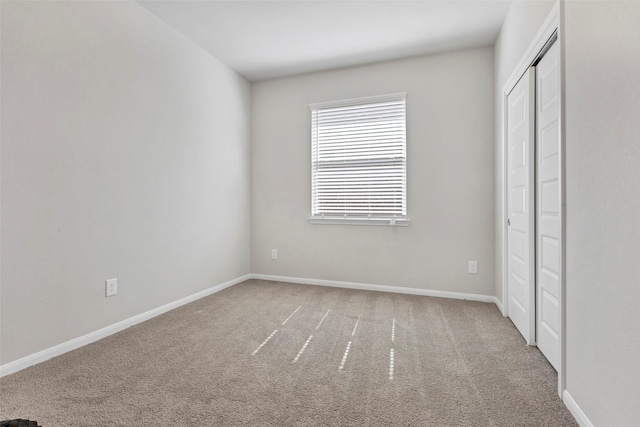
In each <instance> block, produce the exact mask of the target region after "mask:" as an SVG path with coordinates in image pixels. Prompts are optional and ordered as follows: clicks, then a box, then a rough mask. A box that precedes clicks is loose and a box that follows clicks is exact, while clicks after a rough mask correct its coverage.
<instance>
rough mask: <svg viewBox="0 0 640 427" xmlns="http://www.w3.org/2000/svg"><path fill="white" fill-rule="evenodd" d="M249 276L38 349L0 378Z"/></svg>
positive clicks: (8, 367) (4, 367)
mask: <svg viewBox="0 0 640 427" xmlns="http://www.w3.org/2000/svg"><path fill="white" fill-rule="evenodd" d="M250 278H251V275H250V274H245V275H244V276H241V277H238V278H235V279H232V280H229V281H227V282H224V283H220V284H219V285H216V286H213V287H211V288H209V289H205V290H204V291H200V292H197V293H195V294H193V295H189V296H187V297H184V298H180V299H179V300H177V301H173V302H170V303H169V304H165V305H163V306H161V307H158V308H154V309H153V310H149V311H147V312H144V313H142V314H138V315H136V316H133V317H130V318H128V319H125V320H123V321H121V322H118V323H115V324H113V325H110V326H107V327H105V328H102V329H99V330H97V331H94V332H91V333H89V334H86V335H83V336H81V337H78V338H74V339H72V340H71V341H67V342H64V343H62V344H58V345H56V346H54V347H50V348H47V349H45V350H42V351H39V352H38V353H34V354H31V355H29V356H26V357H23V358H22V359H18V360H15V361H13V362H10V363H7V364H5V365H0V378H1V377H4V376H5V375H9V374H13V373H14V372H18V371H20V370H22V369H25V368H28V367H30V366H33V365H36V364H38V363H41V362H44V361H45V360H49V359H51V358H53V357H56V356H60V355H61V354H64V353H67V352H69V351H71V350H75V349H77V348H79V347H82V346H85V345H87V344H91V343H93V342H96V341H98V340H101V339H102V338H106V337H108V336H109V335H113V334H115V333H116V332H120V331H122V330H124V329H127V328H129V327H131V326H133V325H137V324H138V323H142V322H144V321H147V320H149V319H151V318H153V317H156V316H159V315H161V314H163V313H166V312H167V311H170V310H173V309H175V308H178V307H180V306H182V305H185V304H188V303H190V302H193V301H196V300H198V299H200V298H204V297H206V296H208V295H211V294H214V293H216V292H220V291H221V290H223V289H226V288H228V287H231V286H233V285H236V284H238V283H241V282H244V281H245V280H249V279H250Z"/></svg>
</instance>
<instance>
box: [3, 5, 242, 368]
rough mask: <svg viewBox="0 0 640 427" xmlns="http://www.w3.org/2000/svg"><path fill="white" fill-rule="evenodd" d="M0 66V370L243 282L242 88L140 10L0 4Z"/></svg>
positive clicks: (222, 67) (239, 80)
mask: <svg viewBox="0 0 640 427" xmlns="http://www.w3.org/2000/svg"><path fill="white" fill-rule="evenodd" d="M1 59H2V105H1V107H2V130H1V132H2V133H1V137H2V160H1V161H2V164H1V174H2V176H1V181H2V235H1V241H2V266H1V271H2V276H1V279H2V306H1V317H2V331H1V340H2V353H1V362H2V363H3V364H6V363H9V362H11V361H13V360H16V359H18V358H21V357H23V356H26V355H29V354H32V353H35V352H37V351H40V350H43V349H46V348H49V347H52V346H54V345H56V344H60V343H62V342H65V341H67V340H70V339H72V338H76V337H79V336H82V335H84V334H86V333H89V332H92V331H95V330H97V329H99V328H102V327H105V326H108V325H111V324H114V323H116V322H118V321H120V320H123V319H126V318H129V317H131V316H134V315H136V314H139V313H142V312H145V311H147V310H150V309H153V308H155V307H158V306H161V305H163V304H166V303H168V302H172V301H175V300H177V299H179V298H181V297H184V296H187V295H190V294H193V293H195V292H198V291H201V290H203V289H206V288H209V287H211V286H214V285H216V284H219V283H221V282H224V281H227V280H230V279H234V278H237V277H239V276H242V275H244V274H247V273H249V272H250V251H249V245H250V157H249V150H250V142H249V132H250V128H249V114H250V95H251V94H250V85H249V84H248V82H247V81H245V80H244V79H242V78H240V77H239V76H237V75H236V74H235V73H234V72H233V71H231V70H230V69H229V68H227V67H226V66H225V65H224V64H222V63H220V62H219V61H217V60H216V59H214V58H212V57H211V56H210V55H209V54H207V53H205V52H204V51H202V50H201V49H200V48H198V47H196V46H195V45H194V44H193V43H192V42H190V41H188V40H187V39H185V38H184V37H183V36H181V35H180V34H178V33H177V32H176V31H174V30H172V29H171V28H169V27H168V26H167V25H165V24H164V23H162V22H161V21H160V20H159V19H158V18H156V17H155V16H153V15H152V14H150V13H149V12H148V11H147V10H146V9H144V8H142V7H141V6H140V5H138V4H137V3H135V2H126V3H123V2H16V3H10V2H3V5H2V58H1ZM111 277H117V278H118V279H119V280H120V284H119V293H118V295H117V296H115V297H113V298H109V299H105V297H104V280H105V279H108V278H111Z"/></svg>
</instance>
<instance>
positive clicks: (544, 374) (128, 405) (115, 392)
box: [0, 280, 577, 427]
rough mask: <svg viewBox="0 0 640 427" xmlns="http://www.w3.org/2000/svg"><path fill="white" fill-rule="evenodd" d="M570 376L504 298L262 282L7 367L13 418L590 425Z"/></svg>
mask: <svg viewBox="0 0 640 427" xmlns="http://www.w3.org/2000/svg"><path fill="white" fill-rule="evenodd" d="M394 319H395V320H394ZM274 331H277V332H274ZM269 337H270V338H269ZM347 349H348V350H347ZM556 381H557V379H556V374H555V371H554V370H553V369H552V368H551V366H550V365H549V364H548V362H547V361H546V360H545V359H544V357H543V356H542V355H541V354H540V353H539V351H538V350H537V349H535V348H531V347H527V346H526V345H525V344H524V341H523V339H522V338H521V337H520V335H519V334H518V332H517V331H516V329H515V328H514V326H513V325H512V324H511V323H510V321H509V320H507V319H505V318H503V317H502V316H501V315H500V313H499V311H498V310H497V308H496V307H495V306H494V305H493V304H485V303H478V302H469V301H460V300H451V299H444V298H430V297H417V296H410V295H401V294H390V293H382V292H365V291H355V290H346V289H337V288H327V287H317V286H305V285H293V284H286V283H277V282H266V281H258V280H250V281H247V282H244V283H242V284H239V285H236V286H234V287H232V288H229V289H226V290H224V291H222V292H220V293H217V294H214V295H212V296H210V297H207V298H204V299H201V300H199V301H196V302H194V303H192V304H189V305H186V306H183V307H181V308H178V309H176V310H174V311H172V312H169V313H167V314H165V315H162V316H160V317H157V318H155V319H152V320H150V321H148V322H145V323H142V324H140V325H137V326H135V327H132V328H130V329H127V330H125V331H123V332H120V333H118V334H116V335H113V336H111V337H108V338H106V339H103V340H102V341H99V342H97V343H94V344H91V345H88V346H85V347H83V348H81V349H78V350H76V351H73V352H70V353H67V354H65V355H63V356H60V357H57V358H55V359H52V360H50V361H48V362H45V363H42V364H39V365H37V366H34V367H31V368H29V369H26V370H23V371H21V372H18V373H16V374H13V375H10V376H7V377H4V378H2V379H0V419H9V418H28V419H31V420H37V421H38V422H39V423H40V424H41V425H43V426H45V427H56V426H247V425H252V426H254V425H258V426H269V425H271V426H314V425H332V426H453V425H456V426H522V425H536V426H537V425H541V426H542V425H548V426H561V425H577V424H576V423H575V421H574V419H573V417H572V416H571V414H570V413H569V412H568V411H567V409H566V408H565V406H564V405H563V403H562V402H561V401H560V399H559V398H558V396H557V393H556Z"/></svg>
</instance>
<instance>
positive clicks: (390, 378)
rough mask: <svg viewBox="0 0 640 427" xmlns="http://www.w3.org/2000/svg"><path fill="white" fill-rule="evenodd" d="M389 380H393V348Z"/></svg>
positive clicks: (390, 356) (390, 358)
mask: <svg viewBox="0 0 640 427" xmlns="http://www.w3.org/2000/svg"><path fill="white" fill-rule="evenodd" d="M389 381H393V348H392V349H391V351H390V352H389Z"/></svg>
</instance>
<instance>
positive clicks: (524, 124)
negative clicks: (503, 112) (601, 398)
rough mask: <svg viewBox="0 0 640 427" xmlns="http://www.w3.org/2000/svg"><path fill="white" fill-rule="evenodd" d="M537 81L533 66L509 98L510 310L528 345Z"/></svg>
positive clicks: (531, 311)
mask: <svg viewBox="0 0 640 427" xmlns="http://www.w3.org/2000/svg"><path fill="white" fill-rule="evenodd" d="M534 85H535V79H534V70H533V69H532V68H531V69H529V70H528V71H527V72H526V73H525V74H524V76H522V78H521V79H520V81H519V82H518V84H517V85H516V86H515V87H514V88H513V90H512V91H511V93H509V96H508V98H507V105H508V110H507V149H508V156H507V163H508V164H507V186H508V192H507V194H508V195H509V202H508V204H507V206H508V218H509V229H508V230H509V231H508V241H507V244H508V248H507V251H508V252H507V255H508V266H507V269H508V282H507V286H508V294H509V299H508V307H507V311H508V314H509V317H510V318H511V320H512V321H513V323H514V325H515V326H516V327H517V328H518V330H519V331H520V333H521V334H522V336H523V337H524V339H525V340H526V342H527V344H529V345H532V344H534V343H535V306H534V304H535V292H534V285H535V282H534V273H535V264H534V255H535V253H534V250H533V239H534V236H535V235H534V219H535V218H534V214H533V208H534V192H533V191H532V188H533V184H534V175H533V172H534V166H535V164H534V161H535V160H534V130H535V128H534V112H535V109H534V105H533V103H534V101H535V99H534Z"/></svg>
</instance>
